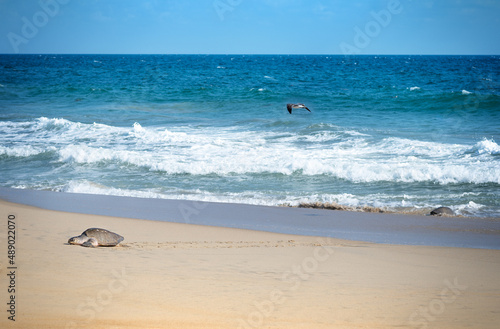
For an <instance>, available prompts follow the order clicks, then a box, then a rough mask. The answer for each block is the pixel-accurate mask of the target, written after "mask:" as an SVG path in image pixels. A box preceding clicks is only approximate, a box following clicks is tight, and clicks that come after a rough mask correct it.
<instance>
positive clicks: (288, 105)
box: [286, 104, 293, 114]
mask: <svg viewBox="0 0 500 329" xmlns="http://www.w3.org/2000/svg"><path fill="white" fill-rule="evenodd" d="M292 107H293V104H286V109H287V110H288V113H290V114H292Z"/></svg>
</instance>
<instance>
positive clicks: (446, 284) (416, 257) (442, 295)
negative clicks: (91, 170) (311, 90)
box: [0, 201, 500, 329]
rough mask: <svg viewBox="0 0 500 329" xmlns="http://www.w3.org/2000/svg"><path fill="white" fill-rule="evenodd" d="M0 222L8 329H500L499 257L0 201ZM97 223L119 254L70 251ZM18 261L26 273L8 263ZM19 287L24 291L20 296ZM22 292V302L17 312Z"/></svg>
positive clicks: (4, 319)
mask: <svg viewBox="0 0 500 329" xmlns="http://www.w3.org/2000/svg"><path fill="white" fill-rule="evenodd" d="M291 211H298V209H291ZM0 216H1V218H2V221H1V226H0V227H1V232H2V239H1V240H2V241H4V242H3V243H2V245H3V247H2V248H3V250H4V252H3V253H2V254H3V256H2V259H1V264H2V266H1V277H2V279H1V281H0V282H1V285H2V289H1V298H2V303H3V304H2V305H4V311H3V312H2V313H3V316H2V317H1V319H0V326H1V327H2V328H94V329H98V328H389V327H397V328H497V327H498V323H500V312H499V309H500V280H498V273H500V250H494V249H474V248H456V247H437V246H411V245H391V244H375V243H368V242H357V241H349V240H340V239H334V238H323V237H319V236H316V237H312V236H301V235H291V234H279V233H271V232H262V231H256V230H244V229H237V228H224V227H211V226H201V225H193V224H183V223H171V222H160V221H151V220H143V219H142V220H141V219H132V218H120V217H111V216H101V215H91V214H77V213H70V212H62V211H54V210H46V209H41V208H36V207H32V206H27V205H21V204H16V203H11V202H7V201H0ZM9 218H10V219H12V221H11V222H10V223H9ZM9 224H10V225H14V227H8V225H9ZM89 227H102V228H106V229H109V230H112V231H114V232H117V233H119V234H121V235H123V236H124V237H125V240H124V241H123V242H122V243H121V244H120V245H119V246H118V247H114V248H84V247H80V246H74V245H69V244H67V240H68V238H69V237H71V236H75V235H79V234H80V233H81V232H82V231H84V230H85V229H87V228H89ZM13 228H14V230H15V258H14V259H13V260H14V264H9V263H8V261H9V260H12V258H11V259H9V258H8V257H7V256H8V247H7V242H6V241H7V238H8V234H10V233H8V231H9V230H11V229H13ZM495 236H496V238H498V232H497V233H496V235H495ZM9 240H10V238H9ZM12 265H14V267H15V269H9V268H8V267H13V266H12ZM12 271H14V273H13V272H12ZM9 275H10V276H9ZM12 280H13V281H12ZM12 284H14V286H15V292H12V293H9V285H12ZM11 295H14V299H15V308H12V307H10V306H9V305H8V304H7V303H9V301H10V300H11ZM6 304H7V305H6ZM9 308H11V309H14V310H15V313H14V314H15V315H14V319H15V321H12V320H11V319H9V316H10V317H12V312H10V313H9V312H7V311H8V309H9Z"/></svg>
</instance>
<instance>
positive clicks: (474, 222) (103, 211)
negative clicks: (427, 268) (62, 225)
mask: <svg viewBox="0 0 500 329" xmlns="http://www.w3.org/2000/svg"><path fill="white" fill-rule="evenodd" d="M0 199H3V200H6V201H8V202H13V203H21V204H25V205H29V206H34V207H39V208H43V209H48V210H55V211H66V212H72V213H81V214H89V215H102V216H112V217H123V218H135V219H142V220H155V221H163V222H173V223H186V224H196V225H203V226H215V227H225V228H237V229H247V230H255V231H264V232H271V233H281V234H293V235H302V236H318V237H328V238H338V239H345V240H353V241H366V242H373V243H385V244H401V245H427V246H445V247H462V248H480V249H500V220H496V219H492V218H467V217H435V216H421V215H409V214H404V215H403V214H392V213H367V212H354V211H333V210H325V209H314V208H295V207H278V206H276V207H271V206H257V205H247V204H234V203H216V202H200V201H188V200H169V199H143V198H135V197H124V196H110V195H94V194H78V193H64V192H52V191H38V190H22V189H12V188H3V187H0ZM236 214H237V215H236Z"/></svg>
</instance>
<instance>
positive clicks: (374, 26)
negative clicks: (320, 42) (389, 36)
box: [340, 0, 403, 55]
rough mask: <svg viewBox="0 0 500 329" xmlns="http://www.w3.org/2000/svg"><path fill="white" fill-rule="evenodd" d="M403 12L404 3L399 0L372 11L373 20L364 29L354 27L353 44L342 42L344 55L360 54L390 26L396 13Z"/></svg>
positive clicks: (392, 0) (341, 47)
mask: <svg viewBox="0 0 500 329" xmlns="http://www.w3.org/2000/svg"><path fill="white" fill-rule="evenodd" d="M402 12H403V5H402V4H401V2H400V1H399V0H389V1H388V3H387V8H386V9H382V10H380V11H378V12H375V11H372V12H370V15H371V16H372V17H373V20H370V21H369V22H367V23H366V24H365V26H364V28H363V29H361V28H360V27H359V26H355V27H354V33H355V34H354V38H353V44H349V43H347V42H341V43H340V50H341V51H342V54H344V55H354V54H360V53H361V50H362V49H364V48H366V47H368V46H369V45H370V43H371V42H372V40H373V39H374V38H376V37H378V36H379V35H380V33H381V32H382V29H384V28H386V27H387V26H389V24H390V23H391V21H392V17H393V16H394V15H399V14H401V13H402Z"/></svg>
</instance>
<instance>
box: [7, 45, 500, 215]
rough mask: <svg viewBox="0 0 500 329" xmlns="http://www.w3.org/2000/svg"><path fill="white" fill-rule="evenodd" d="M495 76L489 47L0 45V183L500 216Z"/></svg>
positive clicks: (499, 98) (499, 87)
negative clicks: (101, 48)
mask: <svg viewBox="0 0 500 329" xmlns="http://www.w3.org/2000/svg"><path fill="white" fill-rule="evenodd" d="M499 81H500V56H369V55H364V56H340V55H338V56H336V55H332V56H323V55H321V56H319V55H317V56H316V55H304V56H302V55H265V56H260V55H0V173H1V174H0V186H1V187H11V188H20V189H35V190H51V191H60V192H68V193H92V194H107V195H123V196H135V197H145V198H167V199H185V200H200V201H216V202H233V203H246V204H259V205H292V206H294V205H298V204H299V203H302V202H311V203H316V202H318V203H330V202H335V203H338V204H341V205H345V206H350V207H362V206H368V207H378V208H382V209H383V210H385V211H395V212H408V213H422V214H423V213H428V211H429V210H430V209H432V208H434V207H438V206H449V207H450V208H452V209H453V210H454V211H455V212H456V213H457V214H460V215H463V216H470V217H474V216H479V217H500V145H499V143H500V84H499ZM287 103H304V104H306V105H307V106H308V108H309V109H310V110H311V112H308V111H306V110H304V109H295V110H294V111H293V112H292V114H289V113H288V111H287V109H286V104H287Z"/></svg>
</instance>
